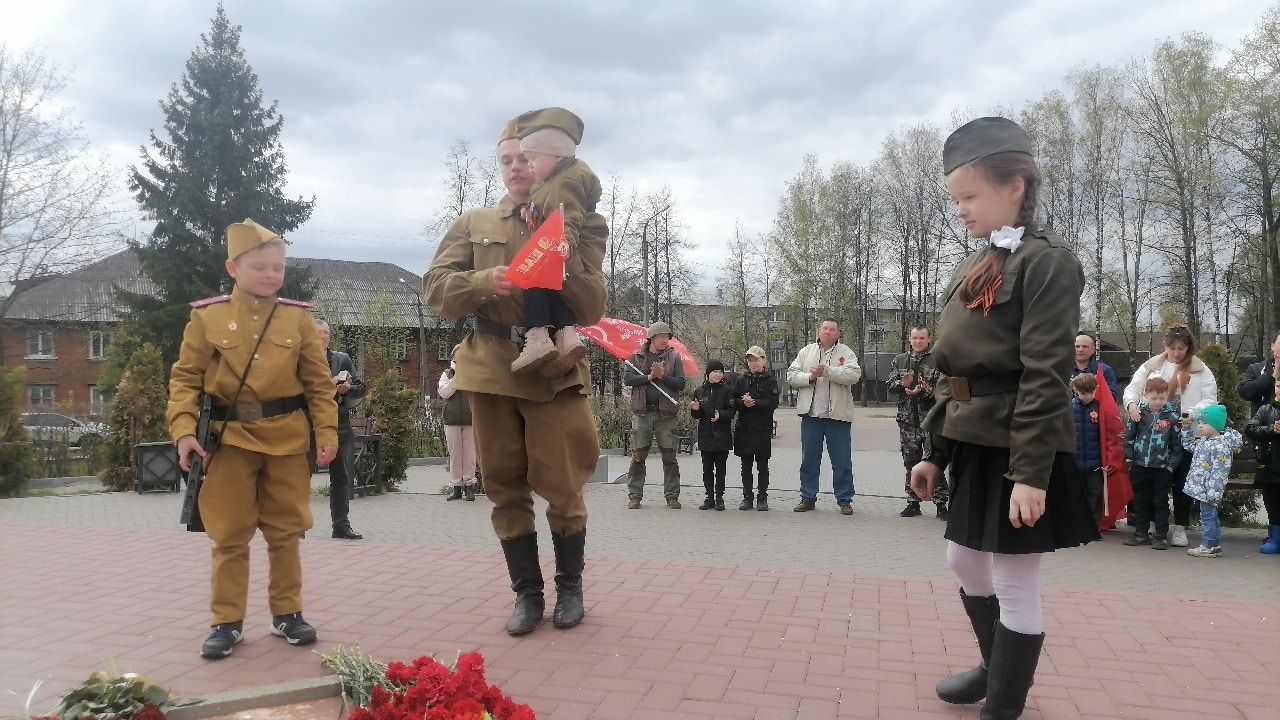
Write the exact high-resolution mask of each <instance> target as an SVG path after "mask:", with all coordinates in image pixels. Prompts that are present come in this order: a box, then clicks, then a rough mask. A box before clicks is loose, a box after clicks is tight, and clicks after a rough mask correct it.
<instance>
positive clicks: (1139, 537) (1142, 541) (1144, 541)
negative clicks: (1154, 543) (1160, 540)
mask: <svg viewBox="0 0 1280 720" xmlns="http://www.w3.org/2000/svg"><path fill="white" fill-rule="evenodd" d="M1124 544H1125V545H1128V546H1130V547H1134V546H1136V545H1150V544H1151V538H1150V537H1148V536H1147V534H1146V533H1134V534H1133V537H1131V538H1129V539H1128V540H1125V541H1124Z"/></svg>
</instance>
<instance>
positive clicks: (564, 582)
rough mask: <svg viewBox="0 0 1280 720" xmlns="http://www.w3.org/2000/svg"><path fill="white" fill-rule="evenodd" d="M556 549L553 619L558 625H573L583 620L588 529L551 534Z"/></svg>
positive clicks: (552, 621) (561, 626)
mask: <svg viewBox="0 0 1280 720" xmlns="http://www.w3.org/2000/svg"><path fill="white" fill-rule="evenodd" d="M551 544H552V545H554V546H555V549H556V607H555V609H554V610H552V611H551V623H552V624H553V625H555V626H556V627H558V628H571V627H573V626H574V625H577V624H578V623H580V622H582V616H583V614H584V611H583V609H582V568H583V566H584V565H585V564H586V560H585V558H583V554H584V553H585V551H586V548H587V531H586V529H583V530H582V531H581V532H578V533H575V534H573V535H556V534H555V533H552V534H551Z"/></svg>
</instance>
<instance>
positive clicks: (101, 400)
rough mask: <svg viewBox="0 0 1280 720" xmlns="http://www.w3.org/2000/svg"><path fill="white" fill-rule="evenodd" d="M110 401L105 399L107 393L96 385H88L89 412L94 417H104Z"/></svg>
mask: <svg viewBox="0 0 1280 720" xmlns="http://www.w3.org/2000/svg"><path fill="white" fill-rule="evenodd" d="M110 407H111V403H110V402H109V401H108V400H107V394H106V393H105V392H104V391H103V389H102V388H100V387H98V386H97V385H90V386H89V414H90V415H92V416H94V417H106V415H107V410H108V409H110Z"/></svg>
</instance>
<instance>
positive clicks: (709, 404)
mask: <svg viewBox="0 0 1280 720" xmlns="http://www.w3.org/2000/svg"><path fill="white" fill-rule="evenodd" d="M689 414H690V415H692V416H693V417H694V418H697V420H698V451H699V452H700V453H702V486H703V487H704V488H705V489H706V491H707V499H706V500H704V501H703V503H702V505H700V506H699V507H698V509H699V510H724V482H725V474H726V471H727V465H728V462H729V451H730V450H733V414H734V404H733V398H732V397H731V390H730V388H729V385H728V383H726V382H725V381H724V363H722V362H720V361H719V360H708V361H707V376H706V381H705V382H703V383H702V387H700V388H698V389H697V390H694V391H693V400H690V401H689Z"/></svg>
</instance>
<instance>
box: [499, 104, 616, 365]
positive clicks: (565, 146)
mask: <svg viewBox="0 0 1280 720" xmlns="http://www.w3.org/2000/svg"><path fill="white" fill-rule="evenodd" d="M583 127H584V126H583V123H582V119H581V118H579V117H578V116H577V115H574V114H573V113H571V112H569V111H568V110H565V109H564V108H557V107H552V108H543V109H541V110H532V111H530V112H527V113H524V114H523V115H521V116H520V117H518V118H516V128H517V130H518V132H519V134H520V152H522V153H523V154H524V156H525V158H526V159H527V160H528V162H529V174H530V175H532V176H533V179H534V180H536V181H538V184H537V185H534V187H533V192H532V194H531V195H530V197H529V202H528V203H526V204H525V205H524V207H522V208H521V209H520V213H521V216H522V217H523V218H524V220H525V222H526V223H528V225H529V228H530V229H535V228H537V227H538V226H539V225H541V224H542V223H543V222H544V221H545V220H546V218H547V217H548V216H549V215H551V213H552V212H554V211H555V209H556V208H563V210H564V243H565V255H566V257H568V256H572V254H573V253H575V252H577V251H578V247H579V246H580V245H582V244H584V241H585V242H588V243H595V242H599V243H603V242H604V241H605V238H606V237H607V236H608V231H607V229H605V228H603V227H602V226H599V225H596V224H594V223H588V222H586V220H587V219H588V216H589V215H594V214H595V211H596V204H597V203H599V202H600V193H601V188H600V178H598V177H596V174H595V173H594V172H592V171H591V168H589V167H587V164H586V163H584V162H582V161H581V160H579V159H578V158H577V157H576V153H577V150H576V146H577V145H578V143H580V142H582V131H583ZM584 236H585V237H584ZM524 320H525V324H526V325H527V326H528V328H529V329H528V331H527V332H525V337H524V348H523V349H522V350H521V351H520V356H519V357H517V358H516V360H515V362H513V363H512V364H511V371H512V372H513V373H516V374H517V375H519V374H523V373H527V372H533V371H534V370H538V369H541V374H542V377H545V378H558V377H563V376H564V375H565V374H567V373H568V372H569V371H570V370H572V369H573V368H574V366H576V365H577V364H578V361H579V360H581V359H582V358H583V357H584V356H585V355H586V354H587V348H586V346H584V345H583V344H582V342H581V341H580V340H578V331H577V329H576V328H575V327H574V326H575V325H576V324H577V318H576V317H575V316H574V313H573V309H572V308H571V307H569V305H568V304H566V303H565V301H564V299H563V298H562V297H561V293H560V292H559V291H558V290H552V289H548V288H544V287H533V288H529V289H528V290H525V291H524Z"/></svg>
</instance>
